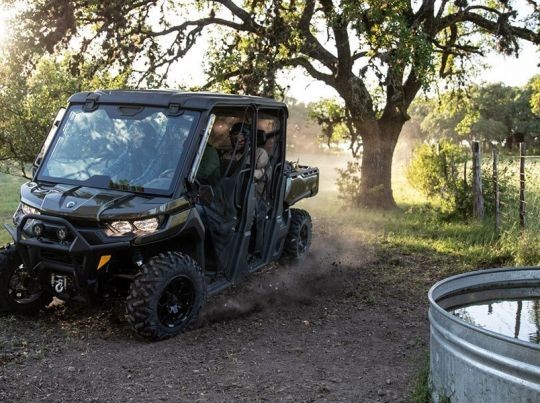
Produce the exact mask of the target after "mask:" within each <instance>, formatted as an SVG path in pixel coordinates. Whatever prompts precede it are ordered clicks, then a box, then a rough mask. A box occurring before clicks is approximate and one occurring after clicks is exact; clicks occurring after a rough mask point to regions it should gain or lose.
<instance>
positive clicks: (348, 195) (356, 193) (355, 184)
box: [337, 160, 362, 207]
mask: <svg viewBox="0 0 540 403" xmlns="http://www.w3.org/2000/svg"><path fill="white" fill-rule="evenodd" d="M361 168H362V165H361V163H360V162H359V161H358V160H354V161H347V168H345V169H337V171H338V174H339V177H338V179H337V186H338V191H339V192H338V198H339V199H340V200H342V201H343V202H344V203H345V205H346V206H348V207H358V200H359V198H360V176H361Z"/></svg>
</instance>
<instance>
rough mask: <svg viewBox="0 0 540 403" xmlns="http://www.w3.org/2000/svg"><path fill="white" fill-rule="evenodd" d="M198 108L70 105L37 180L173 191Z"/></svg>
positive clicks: (165, 192) (140, 189)
mask: <svg viewBox="0 0 540 403" xmlns="http://www.w3.org/2000/svg"><path fill="white" fill-rule="evenodd" d="M198 116H199V113H197V112H193V111H184V112H183V113H181V114H180V115H178V116H168V115H167V110H166V109H164V108H155V107H139V106H118V105H100V106H99V108H98V109H96V110H94V111H92V112H85V111H83V108H82V106H71V107H70V108H69V109H68V111H67V113H66V117H65V118H64V123H63V124H62V126H61V127H60V128H59V130H58V132H57V133H56V136H55V139H54V141H53V143H52V145H51V149H50V151H49V152H48V153H47V157H46V158H45V161H44V162H43V164H42V167H41V169H40V171H39V175H38V180H43V181H47V182H54V183H67V184H75V185H83V186H92V187H98V188H112V189H120V190H128V191H134V192H142V193H157V194H168V193H171V191H172V189H171V187H172V185H173V179H174V177H175V173H176V171H177V168H178V166H179V162H180V158H181V156H182V152H183V151H184V144H185V142H186V140H187V138H188V137H189V135H190V134H191V132H192V131H193V130H194V128H195V125H196V123H197V119H198Z"/></svg>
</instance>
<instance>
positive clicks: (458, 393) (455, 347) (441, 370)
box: [428, 267, 540, 403]
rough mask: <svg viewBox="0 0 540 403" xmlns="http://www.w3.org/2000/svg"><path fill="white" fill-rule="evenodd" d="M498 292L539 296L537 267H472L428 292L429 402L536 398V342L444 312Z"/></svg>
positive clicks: (539, 368) (539, 389)
mask: <svg viewBox="0 0 540 403" xmlns="http://www.w3.org/2000/svg"><path fill="white" fill-rule="evenodd" d="M501 294H504V297H505V298H529V297H530V298H536V297H540V268H538V267H536V268H533V267H526V268H506V269H493V270H482V271H475V272H471V273H466V274H462V275H458V276H454V277H450V278H448V279H446V280H443V281H440V282H438V283H437V284H435V285H434V286H433V287H432V288H431V290H430V291H429V295H428V296H429V304H430V306H429V320H430V324H431V344H430V345H431V347H430V369H431V372H430V384H431V388H432V389H431V390H432V398H433V401H434V402H436V403H437V402H447V401H450V402H453V403H460V402H475V403H476V402H490V403H492V402H505V403H506V402H540V344H534V343H529V342H526V341H522V340H518V339H514V338H511V337H508V336H504V335H501V334H498V333H494V332H491V331H489V330H485V329H482V328H480V327H476V326H473V325H471V324H469V323H467V322H465V321H463V320H461V319H459V318H458V317H456V316H454V315H452V314H451V313H449V312H448V311H447V310H448V309H450V308H453V307H457V306H462V305H467V304H472V303H477V302H481V301H488V300H496V299H498V298H501Z"/></svg>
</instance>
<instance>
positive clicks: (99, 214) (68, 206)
mask: <svg viewBox="0 0 540 403" xmlns="http://www.w3.org/2000/svg"><path fill="white" fill-rule="evenodd" d="M21 202H23V203H25V204H27V205H29V206H31V207H33V208H36V209H38V210H40V211H41V212H42V213H45V214H50V215H54V216H63V217H70V218H74V219H82V220H92V221H107V220H111V219H114V220H136V219H140V218H145V217H148V216H155V215H159V214H165V213H167V212H168V211H170V210H171V209H177V208H178V207H180V206H179V204H187V201H186V200H185V199H184V198H181V199H178V200H171V198H167V197H163V196H150V195H148V196H147V195H140V194H136V193H129V192H121V191H117V190H109V189H96V188H91V187H84V186H73V185H63V184H58V185H55V186H44V185H38V184H37V183H34V182H29V183H25V184H24V185H22V187H21Z"/></svg>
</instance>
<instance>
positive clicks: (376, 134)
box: [357, 115, 405, 210]
mask: <svg viewBox="0 0 540 403" xmlns="http://www.w3.org/2000/svg"><path fill="white" fill-rule="evenodd" d="M404 123H405V120H404V119H402V118H401V117H400V116H397V115H394V116H392V117H383V118H381V119H379V120H372V121H369V122H364V123H359V124H358V125H357V126H359V128H360V133H361V135H362V142H363V152H362V169H361V182H360V196H359V199H358V201H357V202H358V205H360V206H363V207H369V208H376V209H383V210H390V209H395V208H397V204H396V202H395V200H394V194H393V192H392V159H393V156H394V150H395V148H396V144H397V140H398V137H399V134H400V132H401V128H402V127H403V124H404Z"/></svg>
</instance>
